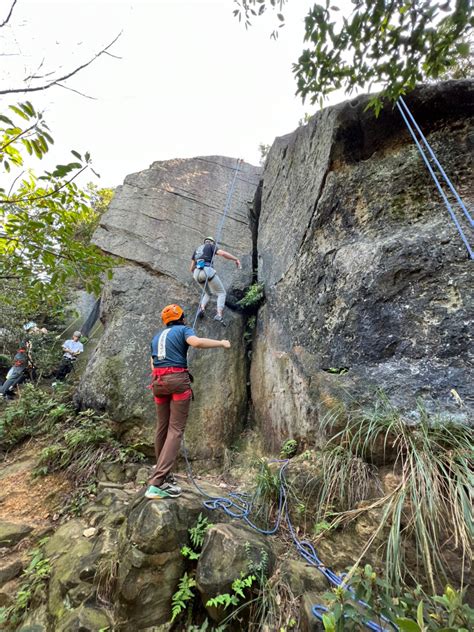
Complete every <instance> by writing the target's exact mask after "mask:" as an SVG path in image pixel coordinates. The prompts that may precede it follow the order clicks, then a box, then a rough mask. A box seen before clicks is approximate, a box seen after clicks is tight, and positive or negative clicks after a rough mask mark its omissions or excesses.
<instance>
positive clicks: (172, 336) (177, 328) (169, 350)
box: [151, 325, 196, 369]
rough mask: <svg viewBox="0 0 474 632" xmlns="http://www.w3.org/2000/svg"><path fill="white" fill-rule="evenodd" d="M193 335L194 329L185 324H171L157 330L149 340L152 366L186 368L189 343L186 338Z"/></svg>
mask: <svg viewBox="0 0 474 632" xmlns="http://www.w3.org/2000/svg"><path fill="white" fill-rule="evenodd" d="M195 335H196V334H195V333H194V330H193V329H192V328H191V327H188V326H187V325H173V326H172V327H166V329H163V330H162V331H159V332H158V333H157V334H156V335H155V337H154V338H153V340H152V341H151V355H152V358H153V366H155V367H167V366H177V367H180V368H182V369H187V368H188V361H187V355H188V349H189V345H188V343H187V342H186V338H189V336H195Z"/></svg>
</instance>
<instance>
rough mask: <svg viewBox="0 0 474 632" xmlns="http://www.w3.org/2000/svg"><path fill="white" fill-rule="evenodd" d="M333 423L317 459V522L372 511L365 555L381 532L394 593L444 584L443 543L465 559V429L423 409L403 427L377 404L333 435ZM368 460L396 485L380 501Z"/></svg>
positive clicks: (468, 459) (468, 450)
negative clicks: (409, 552) (410, 558)
mask: <svg viewBox="0 0 474 632" xmlns="http://www.w3.org/2000/svg"><path fill="white" fill-rule="evenodd" d="M340 424H341V421H340V420H338V419H336V418H335V417H334V416H332V417H331V418H330V419H328V421H327V423H326V428H325V429H326V431H328V432H330V433H331V434H332V437H331V438H330V439H329V441H328V443H327V445H326V447H325V449H324V450H323V453H322V461H321V465H322V467H321V478H320V480H321V489H320V492H319V497H318V499H317V501H316V505H317V506H318V507H320V508H321V510H320V512H319V516H318V519H319V520H324V519H325V518H327V519H328V521H329V522H330V523H331V525H332V526H333V527H335V526H342V525H344V524H348V523H349V522H351V521H352V520H354V519H355V518H357V517H359V516H360V515H362V514H363V513H364V512H366V511H370V510H372V509H378V510H380V515H381V518H380V523H379V525H378V527H377V529H376V531H375V532H374V535H373V536H372V538H371V539H370V540H369V541H368V543H367V547H366V549H365V550H367V549H368V548H369V547H370V546H371V545H372V543H373V541H374V540H375V538H376V537H377V535H378V534H380V533H381V532H382V530H384V529H387V530H388V539H387V546H386V572H387V576H386V579H387V582H388V583H389V584H390V586H392V587H393V590H395V591H400V590H401V588H402V585H403V584H404V582H406V581H409V582H410V581H413V580H415V581H416V582H417V583H418V582H421V581H422V580H425V581H426V582H427V583H428V585H429V587H430V589H431V590H432V592H433V594H435V593H436V591H437V589H438V588H439V586H440V582H441V583H442V582H444V583H446V582H447V581H448V577H447V575H446V568H447V566H448V565H447V563H446V560H445V558H444V555H443V550H444V544H445V542H446V540H447V539H448V538H449V539H450V541H451V543H452V547H453V548H454V549H455V550H456V551H457V552H458V553H459V554H460V555H461V556H462V557H463V559H471V557H472V535H473V532H472V520H471V507H472V490H473V476H472V471H473V465H474V464H473V452H472V443H473V432H472V430H471V429H470V428H469V427H467V426H464V425H461V424H457V423H453V422H449V421H448V420H445V419H443V420H441V419H436V418H433V417H432V416H430V415H429V414H428V413H427V412H426V410H424V409H423V408H420V410H419V419H418V420H417V421H416V423H415V422H412V423H407V422H406V420H404V418H403V416H402V415H401V414H400V412H399V411H398V410H397V409H396V408H394V407H393V406H391V405H390V404H389V403H388V401H387V400H385V399H381V400H380V401H379V402H378V404H377V405H376V406H375V408H374V409H373V410H372V411H360V412H357V413H351V414H349V415H348V417H346V418H345V419H344V420H343V424H344V425H343V428H342V429H340V430H338V429H337V428H338V426H340ZM374 459H375V460H377V461H378V462H379V463H382V464H385V465H390V466H391V467H392V471H393V475H394V480H395V481H396V484H395V485H394V487H393V489H392V490H391V491H389V492H387V493H385V494H384V495H382V492H381V491H380V490H379V491H378V493H374V492H372V493H370V488H371V487H372V486H373V484H374V481H375V476H374V474H375V472H374V466H373V465H372V464H371V461H373V460H374ZM374 496H375V499H374V500H373V501H372V502H370V503H364V506H357V503H358V501H359V500H363V499H367V498H371V497H372V498H374ZM335 507H336V510H337V515H334V509H335ZM412 540H413V541H414V542H415V545H416V552H417V559H418V563H419V569H418V571H417V573H416V577H413V572H414V571H413V569H412V570H409V569H408V564H407V562H406V560H405V554H406V548H407V544H408V543H409V542H410V541H412ZM364 552H365V551H363V552H361V558H362V556H363V554H364Z"/></svg>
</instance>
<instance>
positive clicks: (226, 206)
mask: <svg viewBox="0 0 474 632" xmlns="http://www.w3.org/2000/svg"><path fill="white" fill-rule="evenodd" d="M242 162H243V161H242V159H241V158H239V159H238V160H237V164H236V166H235V169H234V176H233V178H232V182H231V184H230V186H229V188H228V190H227V198H226V201H225V204H224V211H223V213H222V217H221V219H220V222H219V224H218V226H217V231H216V238H215V240H214V252H213V254H212V258H211V261H210V262H209V263H210V265H211V267H212V264H213V263H214V258H215V256H216V252H217V248H218V245H219V242H220V240H221V234H222V229H223V227H224V222H225V219H226V217H227V213H228V212H229V209H230V206H231V201H232V196H233V195H234V189H235V183H236V182H237V174H238V173H239V171H240V165H241V163H242ZM208 282H209V279H208V277H207V276H206V282H205V284H204V287H203V289H202V292H201V296H200V298H199V304H198V307H197V310H196V314H195V316H194V321H193V329H194V328H195V326H196V322H197V319H198V315H199V309H200V307H201V302H202V299H203V297H204V294H205V293H206V289H207V284H208Z"/></svg>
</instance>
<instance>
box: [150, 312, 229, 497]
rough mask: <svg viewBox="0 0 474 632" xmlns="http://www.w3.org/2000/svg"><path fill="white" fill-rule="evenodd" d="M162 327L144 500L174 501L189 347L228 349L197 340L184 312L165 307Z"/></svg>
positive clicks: (155, 347) (155, 346)
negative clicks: (151, 458)
mask: <svg viewBox="0 0 474 632" xmlns="http://www.w3.org/2000/svg"><path fill="white" fill-rule="evenodd" d="M161 319H162V321H163V324H164V325H165V328H164V329H162V330H161V331H159V332H158V333H157V334H156V335H155V336H154V337H153V340H152V341H151V370H152V374H153V381H152V389H153V395H154V398H155V402H156V412H157V420H158V423H157V427H156V435H155V456H156V465H155V467H154V470H153V472H152V475H151V477H150V479H149V481H148V482H149V486H148V489H147V490H146V492H145V496H146V497H147V498H176V497H177V496H180V495H181V493H182V490H181V488H180V487H179V486H178V485H177V484H176V480H175V478H174V476H173V475H172V474H171V469H172V467H173V465H174V462H175V460H176V457H177V456H178V452H179V448H180V445H181V439H182V436H183V433H184V428H185V426H186V421H187V419H188V414H189V406H190V403H191V397H192V390H191V379H190V375H189V372H188V362H187V354H188V349H189V347H194V348H196V349H215V348H218V347H223V348H224V349H229V348H230V342H229V341H228V340H213V339H211V338H198V336H196V334H195V333H194V330H193V329H192V328H191V327H188V326H187V325H186V323H185V316H184V312H183V309H182V308H181V307H180V306H179V305H176V304H174V303H173V304H171V305H167V306H166V307H165V308H164V309H163V311H162V312H161Z"/></svg>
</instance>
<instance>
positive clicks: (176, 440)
mask: <svg viewBox="0 0 474 632" xmlns="http://www.w3.org/2000/svg"><path fill="white" fill-rule="evenodd" d="M153 394H154V396H155V402H156V413H157V418H158V423H157V426H156V435H155V457H156V465H155V468H154V470H153V473H152V475H151V477H150V479H149V483H150V485H155V486H156V487H159V486H160V485H161V484H162V483H163V481H164V480H165V477H166V475H167V474H168V473H169V472H170V471H171V468H172V467H173V465H174V462H175V461H176V457H177V456H178V452H179V448H180V446H181V439H182V436H183V433H184V428H185V427H186V421H187V419H188V413H189V405H190V403H191V396H192V391H191V382H190V379H189V373H187V372H186V373H171V374H168V375H160V376H155V377H154V381H153Z"/></svg>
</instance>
